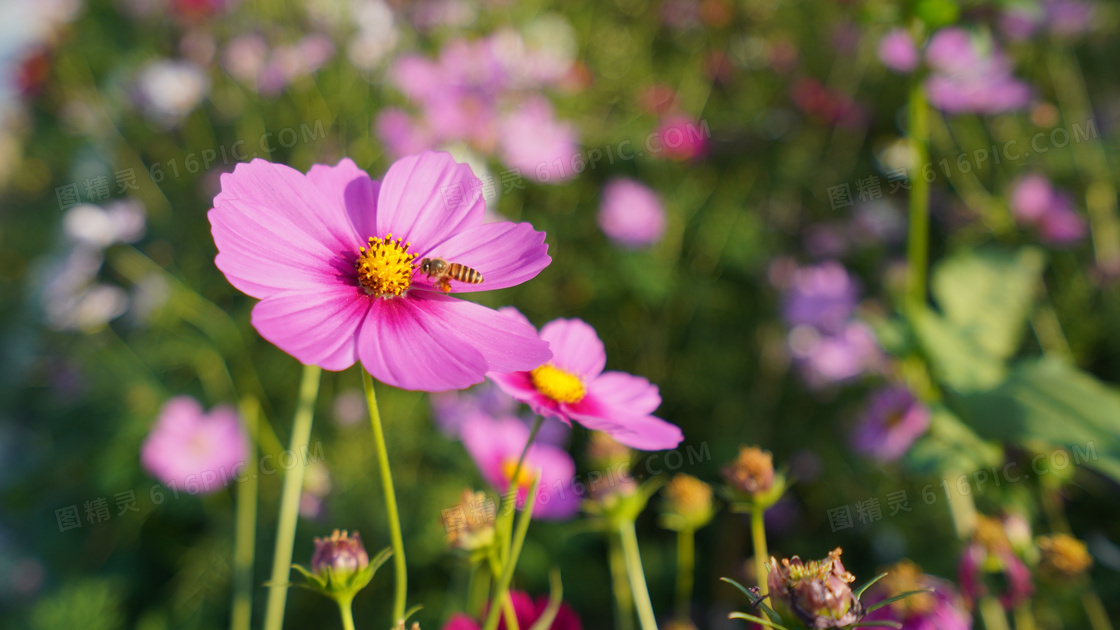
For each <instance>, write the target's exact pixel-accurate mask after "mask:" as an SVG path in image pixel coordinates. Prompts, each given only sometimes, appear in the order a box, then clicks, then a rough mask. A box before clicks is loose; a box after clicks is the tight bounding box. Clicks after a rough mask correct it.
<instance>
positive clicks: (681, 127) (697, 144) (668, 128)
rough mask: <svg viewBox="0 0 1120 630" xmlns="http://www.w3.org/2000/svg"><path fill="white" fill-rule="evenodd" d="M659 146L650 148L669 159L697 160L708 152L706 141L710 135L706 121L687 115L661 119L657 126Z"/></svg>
mask: <svg viewBox="0 0 1120 630" xmlns="http://www.w3.org/2000/svg"><path fill="white" fill-rule="evenodd" d="M656 137H657V138H658V139H659V140H660V142H661V144H660V148H658V146H655V145H651V148H652V149H653V150H654V151H655V152H657V153H658V155H660V156H661V157H666V158H669V159H670V160H677V161H683V160H697V159H700V158H702V157H704V156H705V155H707V154H708V142H709V140H710V139H711V137H712V133H711V130H710V129H709V128H708V123H707V122H705V121H696V120H693V119H692V118H689V117H688V116H683V115H679V114H678V115H672V116H668V117H666V118H664V119H662V120H661V124H660V125H658V127H657V136H656Z"/></svg>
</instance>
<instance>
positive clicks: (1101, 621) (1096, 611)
mask: <svg viewBox="0 0 1120 630" xmlns="http://www.w3.org/2000/svg"><path fill="white" fill-rule="evenodd" d="M1081 605H1082V606H1084V607H1085V614H1086V615H1087V616H1088V617H1089V626H1090V627H1092V628H1093V630H1112V622H1110V621H1109V620H1108V612H1107V611H1105V609H1104V604H1102V603H1101V598H1100V596H1098V595H1097V592H1096V591H1094V590H1093V588H1092V587H1089V588H1088V589H1086V591H1085V592H1084V593H1082V594H1081Z"/></svg>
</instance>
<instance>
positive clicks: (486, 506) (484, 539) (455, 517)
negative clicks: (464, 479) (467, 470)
mask: <svg viewBox="0 0 1120 630" xmlns="http://www.w3.org/2000/svg"><path fill="white" fill-rule="evenodd" d="M497 516H498V510H497V505H496V503H495V502H494V500H493V499H491V498H490V497H488V496H486V493H485V492H475V491H473V490H471V489H469V488H468V489H466V490H463V500H462V502H461V503H459V504H458V505H456V506H455V507H453V508H451V509H450V510H444V511H443V514H442V519H443V526H444V529H445V530H447V542H448V544H450V545H451V546H452V547H455V548H457V549H463V550H465V551H476V550H478V549H485V548H486V547H489V546H490V545H491V544H492V543H493V542H494V522H495V521H496V520H497Z"/></svg>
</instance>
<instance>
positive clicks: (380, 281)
mask: <svg viewBox="0 0 1120 630" xmlns="http://www.w3.org/2000/svg"><path fill="white" fill-rule="evenodd" d="M411 245H412V243H401V239H399V238H398V239H396V240H394V239H393V234H392V233H389V234H387V235H385V238H378V237H375V236H371V237H370V238H369V247H359V248H358V249H359V252H360V253H359V255H358V260H357V261H355V263H354V267H355V268H357V270H358V282H360V283H361V285H362V287H364V288H365V290H366V292H367V293H369V294H370V295H373V296H376V297H395V296H399V295H401V294H403V293H404V292H405V291H407V290H408V288H409V287H411V286H412V272H413V266H412V261H413V260H415V258H416V254H410V253H408V248H409V247H410V246H411Z"/></svg>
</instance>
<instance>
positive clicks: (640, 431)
mask: <svg viewBox="0 0 1120 630" xmlns="http://www.w3.org/2000/svg"><path fill="white" fill-rule="evenodd" d="M585 400H586V399H585ZM568 413H569V415H570V416H571V418H572V420H575V421H576V422H578V423H580V424H582V425H583V426H585V427H587V428H588V429H592V430H594V431H603V432H604V433H607V434H609V435H610V436H611V437H612V438H614V439H615V440H617V441H618V442H620V443H622V444H625V445H626V446H629V447H630V448H634V449H637V450H639V451H660V450H664V449H669V448H675V447H676V446H677V445H678V444H680V443H681V440H683V439H684V435H683V434H682V433H681V429H680V427H678V426H677V425H675V424H672V423H669V422H666V421H664V420H662V419H661V418H658V417H656V416H630V417H626V416H606V417H603V416H600V415H591V414H584V413H579V412H576V411H574V410H569V412H568Z"/></svg>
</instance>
